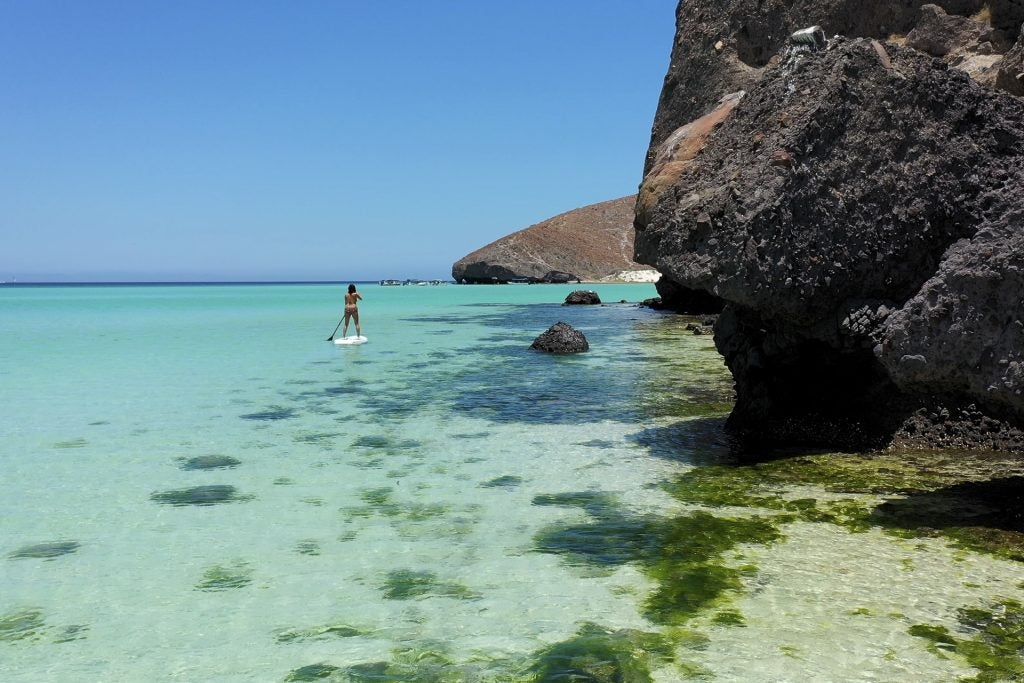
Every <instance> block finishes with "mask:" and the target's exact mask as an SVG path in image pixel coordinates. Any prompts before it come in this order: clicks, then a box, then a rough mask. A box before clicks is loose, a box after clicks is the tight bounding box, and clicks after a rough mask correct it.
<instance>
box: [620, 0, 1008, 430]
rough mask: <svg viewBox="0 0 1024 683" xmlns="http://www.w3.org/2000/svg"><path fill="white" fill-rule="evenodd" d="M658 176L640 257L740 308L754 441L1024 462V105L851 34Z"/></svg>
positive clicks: (737, 360) (735, 358) (731, 324)
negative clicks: (950, 449)
mask: <svg viewBox="0 0 1024 683" xmlns="http://www.w3.org/2000/svg"><path fill="white" fill-rule="evenodd" d="M733 4H736V5H740V4H742V3H733ZM826 4H829V3H826ZM869 4H871V3H869ZM897 4H898V3H893V5H894V6H895V5H897ZM943 4H946V3H943ZM830 33H831V32H830ZM673 68H676V67H675V66H674V67H673ZM666 87H670V86H669V85H666ZM694 87H695V86H694ZM663 104H664V102H663ZM684 109H685V107H684ZM782 153H784V154H785V156H786V157H787V158H789V159H790V160H791V161H790V163H788V164H778V163H775V160H776V159H777V158H780V157H781V154H782ZM651 156H652V157H654V156H656V151H654V150H652V153H651ZM651 175H655V173H654V171H652V172H651ZM655 182H656V183H657V184H658V186H657V187H656V189H655V191H653V192H645V189H644V187H643V186H642V187H641V191H640V196H641V197H646V199H645V202H646V205H645V207H644V210H643V212H640V211H639V210H638V216H637V224H636V225H637V230H638V232H637V237H636V249H637V260H638V261H641V262H645V263H649V264H651V265H653V266H656V267H657V268H658V270H659V271H661V272H662V273H663V274H664V275H665V276H666V278H667V279H669V280H671V281H672V282H674V283H676V284H678V285H679V286H680V287H683V288H688V289H693V290H700V291H703V292H706V293H708V294H711V295H714V296H715V297H717V298H719V299H721V300H722V301H724V302H725V309H724V310H723V313H722V315H721V316H720V318H719V320H718V322H717V323H716V327H715V341H716V344H717V346H718V348H719V350H720V351H721V352H722V354H723V356H724V357H725V359H726V363H727V364H728V366H729V368H730V370H731V371H732V373H733V375H734V377H735V380H736V390H737V404H736V407H735V410H734V411H733V414H732V416H731V417H730V420H729V426H730V427H731V428H732V429H734V430H735V431H737V432H738V433H739V434H740V435H741V436H743V437H745V438H746V439H747V442H748V443H750V444H756V445H757V446H764V445H793V444H807V445H815V446H827V447H854V448H871V447H881V446H886V445H890V444H895V445H907V446H935V445H940V446H957V447H969V448H999V449H1016V448H1022V447H1024V434H1022V432H1021V431H1020V428H1021V427H1022V426H1024V396H1022V391H1024V300H1022V292H1024V202H1022V201H1021V197H1024V102H1022V101H1020V100H1018V99H1016V98H1014V97H1011V96H1009V95H1006V94H1003V93H1000V92H998V91H993V90H989V89H986V88H983V87H981V86H978V85H977V84H976V83H974V82H972V81H971V80H970V79H969V78H968V77H967V76H966V75H965V74H963V73H961V72H958V71H955V70H951V69H949V68H948V67H947V65H946V64H945V63H943V62H940V61H938V60H934V59H931V58H928V57H925V56H923V55H922V54H920V53H918V52H916V51H914V50H911V49H909V48H902V47H898V46H894V45H886V46H883V45H881V44H880V43H878V42H876V41H872V40H865V39H854V40H850V39H844V38H836V39H833V40H832V41H831V44H830V47H829V49H828V50H823V51H818V52H810V51H800V52H797V51H788V52H787V53H785V54H784V55H783V56H782V58H781V59H780V60H779V62H778V64H777V65H776V66H774V68H769V69H766V70H765V72H764V74H763V78H762V79H761V80H760V81H759V82H758V83H757V84H756V85H753V84H752V86H751V89H750V90H749V91H748V92H747V94H746V96H745V97H744V98H743V100H742V101H741V102H740V103H739V105H738V106H736V108H735V109H734V111H733V112H732V113H731V115H730V116H729V117H728V118H727V119H726V120H725V121H724V122H723V123H721V124H719V125H718V127H717V128H716V129H715V130H714V132H713V133H712V134H711V136H710V137H709V138H708V140H707V141H706V143H705V144H704V146H703V148H702V149H701V150H700V152H699V154H697V155H696V156H695V157H694V158H693V159H692V160H691V161H690V162H689V163H688V164H687V166H686V167H685V168H683V169H681V170H680V172H679V173H678V175H677V176H676V178H675V179H674V180H673V182H671V183H668V184H666V183H665V182H664V178H662V177H658V178H657V179H656V181H655ZM644 184H645V185H646V184H647V179H645V181H644Z"/></svg>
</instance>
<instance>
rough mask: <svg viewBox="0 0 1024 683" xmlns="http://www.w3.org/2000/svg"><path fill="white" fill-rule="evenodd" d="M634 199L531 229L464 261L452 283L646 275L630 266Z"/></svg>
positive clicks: (641, 268)
mask: <svg viewBox="0 0 1024 683" xmlns="http://www.w3.org/2000/svg"><path fill="white" fill-rule="evenodd" d="M635 203H636V196H635V195H631V196H629V197H622V198H620V199H614V200H611V201H607V202H601V203H600V204H592V205H590V206H585V207H583V208H580V209H576V210H574V211H569V212H567V213H563V214H559V215H558V216H555V217H554V218H549V219H548V220H546V221H543V222H541V223H537V224H536V225H531V226H530V227H528V228H524V229H523V230H519V231H518V232H515V233H512V234H511V235H508V236H506V237H502V238H501V239H499V240H496V241H494V242H491V243H490V244H488V245H487V246H485V247H481V248H480V249H477V250H476V251H474V252H472V253H470V254H468V255H466V256H464V257H462V258H461V259H459V260H458V261H456V262H455V264H454V265H453V266H452V278H454V279H455V281H456V282H465V283H491V282H508V281H509V280H519V279H526V280H548V281H562V282H566V281H570V280H572V281H575V280H589V281H595V280H602V279H615V278H617V277H619V276H620V274H622V273H627V274H626V275H622V277H624V278H629V277H633V276H632V275H629V273H636V272H637V271H645V270H646V271H649V270H650V269H649V267H648V266H642V265H639V264H637V263H636V262H635V261H633V235H634V232H633V207H634V204H635Z"/></svg>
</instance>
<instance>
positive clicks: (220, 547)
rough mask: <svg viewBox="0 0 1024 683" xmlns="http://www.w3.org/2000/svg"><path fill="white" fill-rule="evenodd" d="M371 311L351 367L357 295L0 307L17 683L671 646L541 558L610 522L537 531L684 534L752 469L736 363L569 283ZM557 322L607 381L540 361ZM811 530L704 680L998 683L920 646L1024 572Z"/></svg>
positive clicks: (7, 296) (1, 482)
mask: <svg viewBox="0 0 1024 683" xmlns="http://www.w3.org/2000/svg"><path fill="white" fill-rule="evenodd" d="M593 288H594V289H596V290H597V291H598V293H599V294H600V295H601V297H602V300H603V301H605V302H606V303H608V302H617V301H619V300H620V299H621V300H627V301H630V302H636V301H639V300H641V299H643V298H647V297H650V296H654V295H655V293H654V289H653V286H650V285H609V286H600V285H599V286H594V287H593ZM360 289H361V291H362V293H363V295H364V297H365V300H364V302H363V303H362V305H361V307H360V308H361V314H362V316H363V320H362V323H363V334H364V335H366V336H367V337H368V338H369V340H370V341H369V343H367V344H365V345H362V346H353V347H336V346H335V345H333V344H329V343H327V342H326V341H325V340H326V337H327V336H328V334H330V333H331V330H332V329H333V327H334V325H335V324H336V323H337V322H338V318H337V316H338V315H340V311H341V294H342V289H341V288H340V287H335V286H326V285H309V286H306V285H301V286H300V285H290V286H269V285H268V286H202V287H199V286H197V287H173V286H146V287H17V288H3V289H0V406H2V407H3V417H2V419H0V472H2V475H3V476H2V478H0V524H2V531H3V534H2V536H0V627H2V628H0V669H2V671H3V680H5V681H69V680H75V681H79V680H80V681H101V680H103V681H170V680H180V681H200V680H202V681H207V680H209V681H213V680H216V681H275V680H284V679H285V678H286V677H287V676H289V672H292V671H295V670H297V669H300V668H301V667H304V666H308V665H312V664H317V663H329V664H330V665H333V666H337V667H341V668H344V667H351V666H354V665H359V664H363V663H370V662H380V661H393V660H395V659H396V658H402V657H404V658H406V661H409V660H411V659H415V658H417V657H420V658H422V657H426V656H428V655H429V657H430V658H431V659H430V661H436V660H437V658H438V657H441V656H442V655H443V659H444V661H445V662H448V663H450V666H449V667H448V668H449V669H450V671H449V673H450V674H451V677H449V678H444V680H519V678H516V676H517V675H520V674H521V676H523V677H525V676H526V674H522V673H521V672H522V671H523V669H522V668H521V667H522V666H525V665H528V663H529V658H530V656H531V654H532V653H536V652H537V651H538V650H540V649H542V648H544V647H546V646H549V645H551V644H553V643H556V642H559V641H564V640H565V639H567V638H570V637H571V636H572V635H573V634H574V633H576V632H577V631H578V629H579V628H580V625H581V624H583V623H585V622H591V623H595V624H599V625H600V626H601V627H603V628H606V629H612V630H615V629H625V628H630V629H639V630H643V631H658V630H659V629H661V627H660V626H658V625H654V624H652V623H650V622H649V621H648V620H647V619H646V618H645V617H644V616H643V610H642V607H641V605H642V601H643V599H644V596H645V595H646V594H647V593H648V591H649V590H650V588H651V585H650V580H649V579H648V578H647V577H646V576H645V575H644V574H643V573H642V572H641V571H639V570H638V569H637V568H636V567H635V566H633V565H632V564H630V563H628V562H627V563H617V564H615V566H613V567H606V568H603V569H601V570H600V571H597V570H595V569H594V568H593V567H587V566H583V565H581V564H579V563H573V562H571V561H566V558H564V557H560V556H558V555H555V554H546V553H541V552H537V551H536V550H537V543H536V539H537V536H538V534H539V533H541V532H542V531H543V530H545V529H549V528H552V527H553V526H558V525H567V524H573V523H578V522H580V521H581V520H583V519H585V517H586V515H585V514H584V513H583V512H582V511H581V510H580V509H578V508H574V507H572V506H568V507H567V506H559V505H542V504H535V503H536V502H537V497H538V496H544V495H545V494H557V493H568V492H579V491H592V492H602V493H607V494H611V495H613V496H614V497H615V500H617V501H618V504H620V505H622V506H623V507H624V508H625V509H628V510H630V511H632V512H634V513H637V514H645V515H648V514H649V515H662V514H670V513H672V512H678V510H679V505H678V503H675V502H674V501H673V500H672V499H671V498H670V497H668V496H667V495H666V494H665V493H663V492H662V491H661V490H660V489H659V488H658V485H659V484H660V483H661V482H663V481H665V480H666V479H668V478H670V477H671V476H673V475H674V474H677V473H679V472H681V471H683V470H685V469H687V468H689V467H692V466H693V464H695V463H700V462H704V461H707V460H709V459H714V458H716V457H719V456H721V455H722V453H723V452H724V449H723V446H722V444H721V443H719V440H718V437H717V431H716V429H715V427H716V426H717V422H716V421H715V420H716V419H717V418H714V417H710V418H709V417H708V416H709V415H710V416H720V415H722V414H724V411H726V410H727V408H728V405H727V397H728V394H729V387H730V386H731V382H730V380H729V378H728V375H727V373H726V371H725V370H724V368H723V367H722V363H721V359H720V358H719V356H718V355H717V353H715V351H714V347H713V343H712V341H711V339H710V337H707V336H694V335H693V334H691V333H690V332H688V331H687V330H686V329H685V328H684V325H683V323H682V321H681V320H680V318H679V317H677V316H671V315H663V314H659V313H656V312H653V311H650V310H647V309H641V308H637V307H636V306H635V305H631V304H617V303H615V304H611V305H605V306H600V307H590V306H587V307H563V306H561V305H559V304H560V302H561V301H562V300H563V299H564V297H565V295H566V294H567V293H568V292H569V291H571V290H572V289H573V287H568V286H566V287H561V286H553V285H550V286H535V287H533V286H507V287H456V286H442V287H377V286H373V285H364V286H361V287H360ZM559 320H564V321H566V322H569V323H570V324H572V325H573V326H575V327H577V328H578V329H580V330H582V331H583V332H584V333H585V334H586V336H587V337H588V339H589V341H590V344H591V351H590V352H589V353H587V354H582V355H577V356H572V357H553V356H547V355H543V354H537V353H532V352H529V351H528V350H527V348H528V346H529V344H530V342H531V341H532V340H533V338H534V337H536V336H537V335H538V334H539V333H540V332H543V331H544V330H545V329H547V327H549V326H550V325H552V324H554V323H555V322H557V321H559ZM351 333H353V330H350V334H351ZM792 527H793V528H792V529H791V530H789V531H787V539H786V541H785V542H784V543H777V544H773V545H770V546H755V547H750V548H741V549H739V550H737V551H736V553H735V556H730V558H728V559H729V561H735V562H746V561H756V562H757V564H758V566H759V567H760V572H759V574H758V576H757V578H756V580H752V581H751V582H750V585H749V586H748V588H749V590H748V591H746V592H745V593H744V594H743V595H742V596H740V597H739V598H738V603H737V604H738V607H739V608H740V609H741V611H742V612H743V614H744V615H745V616H746V621H747V625H746V627H743V628H736V627H733V628H729V627H725V626H715V625H710V624H706V623H704V624H700V625H701V627H702V628H703V629H704V631H705V633H706V634H707V636H708V640H707V643H706V644H704V645H702V646H701V647H700V648H698V649H695V650H693V651H691V652H688V653H686V654H685V658H686V659H688V660H691V661H693V662H694V663H696V664H699V665H700V666H702V667H704V668H705V670H708V671H711V672H713V673H714V674H715V675H716V676H717V678H716V680H726V681H733V680H734V681H802V680H850V681H854V680H865V681H869V680H870V681H875V680H915V681H916V680H920V681H941V680H953V679H955V678H956V676H957V675H960V674H963V673H965V672H969V671H970V670H969V669H967V668H965V666H964V665H963V664H962V663H958V662H956V661H953V660H951V659H943V658H940V657H936V656H935V655H934V653H930V652H928V651H926V649H925V644H924V643H923V642H921V641H920V639H916V638H913V637H911V636H908V635H907V634H906V624H907V623H909V622H911V621H915V620H916V621H929V622H945V623H951V622H952V619H953V616H954V612H955V609H956V607H958V606H960V605H962V604H964V603H965V602H966V601H969V600H971V599H975V598H979V597H984V596H989V595H993V594H1001V595H1013V594H1015V593H1014V592H1013V591H1016V592H1017V593H1019V589H1017V588H1016V586H1015V583H1016V582H1017V581H1019V580H1020V578H1021V577H1019V576H1017V574H1018V570H1017V566H1016V565H1012V564H1011V563H1007V562H1002V561H999V560H995V559H991V558H985V557H976V556H971V557H970V558H969V561H967V562H965V560H964V557H963V556H962V555H961V556H960V557H958V558H956V559H957V560H958V561H956V562H954V561H953V560H954V553H953V551H951V550H949V549H948V548H947V547H946V546H945V545H944V544H942V543H940V542H934V543H917V544H915V545H911V544H907V543H902V544H901V542H897V541H894V540H893V539H891V538H889V537H885V536H883V535H881V534H858V535H856V536H855V537H854V536H851V535H850V534H848V533H846V532H845V531H842V530H841V529H839V528H837V527H832V526H830V525H813V524H807V525H792ZM39 544H51V545H45V546H40V545H39ZM26 549H29V550H26ZM908 557H910V558H913V562H912V563H910V564H908V560H907V558H908ZM911 565H912V568H908V567H911ZM837 577H839V578H838V580H837ZM896 613H898V615H897V614H896ZM868 614H870V615H874V616H870V617H869V616H867V615H868ZM4 620H6V621H4ZM5 624H6V625H5ZM417 653H419V654H417ZM424 653H428V654H424ZM508 662H521V663H522V662H525V664H522V665H519V664H517V665H514V666H513V665H507V663H508ZM469 663H472V665H473V667H475V668H473V670H472V671H473V673H472V674H465V675H464V676H463V678H458V677H457V676H456V673H457V671H459V670H460V669H458V667H460V666H463V665H468V664H469ZM488 663H494V664H493V665H491V664H488ZM510 666H511V668H509V667H510ZM516 666H519V667H520V668H518V669H517V668H516ZM502 667H505V668H502ZM510 670H511V671H519V672H520V674H509V673H508V671H510ZM446 675H447V674H446ZM460 675H461V674H460ZM488 676H491V678H488ZM502 676H505V677H504V678H502ZM508 676H512V678H508ZM680 676H681V674H680V673H679V670H678V669H675V668H672V667H666V668H661V669H658V670H657V671H656V672H655V678H656V679H657V680H663V681H671V680H679V678H680ZM366 680H370V679H369V678H367V679H366ZM387 680H397V679H393V678H392V679H387ZM401 680H417V679H416V678H415V677H414V678H408V679H401ZM438 680H440V679H438Z"/></svg>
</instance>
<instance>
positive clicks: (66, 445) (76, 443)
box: [53, 439, 89, 450]
mask: <svg viewBox="0 0 1024 683" xmlns="http://www.w3.org/2000/svg"><path fill="white" fill-rule="evenodd" d="M88 445H89V442H88V441H86V440H85V439H68V440H66V441H58V442H56V443H55V444H53V447H54V448H60V449H62V450H63V449H70V448H85V447H86V446H88Z"/></svg>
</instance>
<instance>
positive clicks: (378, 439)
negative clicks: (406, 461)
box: [352, 435, 423, 450]
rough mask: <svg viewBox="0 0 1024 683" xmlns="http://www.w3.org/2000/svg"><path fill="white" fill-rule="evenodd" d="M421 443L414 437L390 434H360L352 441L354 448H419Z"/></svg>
mask: <svg viewBox="0 0 1024 683" xmlns="http://www.w3.org/2000/svg"><path fill="white" fill-rule="evenodd" d="M422 445H423V444H422V443H420V442H419V441H416V440H415V439H396V438H394V437H390V436H381V435H376V436H361V437H359V438H358V439H356V440H355V441H353V442H352V446H353V447H354V448H386V449H394V450H404V449H409V448H419V447H420V446H422Z"/></svg>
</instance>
